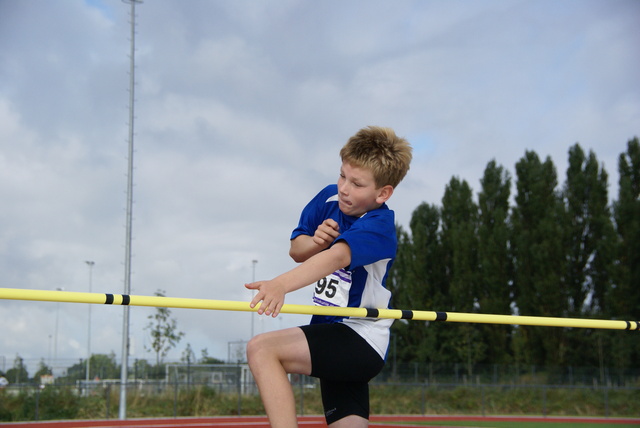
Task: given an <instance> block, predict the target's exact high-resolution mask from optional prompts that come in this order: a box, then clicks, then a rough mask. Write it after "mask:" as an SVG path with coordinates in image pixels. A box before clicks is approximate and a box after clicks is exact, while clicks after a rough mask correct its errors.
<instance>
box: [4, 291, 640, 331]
mask: <svg viewBox="0 0 640 428" xmlns="http://www.w3.org/2000/svg"><path fill="white" fill-rule="evenodd" d="M0 299H4V300H30V301H43V302H63V303H89V304H102V305H105V304H106V305H130V306H150V307H163V308H182V309H209V310H219V311H244V312H255V311H256V310H257V309H258V308H257V307H256V308H253V309H252V308H251V307H250V306H249V302H239V301H229V300H209V299H189V298H181V297H159V296H134V295H127V294H108V293H107V294H105V293H81V292H74V291H50V290H25V289H17V288H0ZM280 312H281V313H285V314H302V315H330V316H341V317H352V318H387V319H406V320H416V321H448V322H464V323H481V324H510V325H533V326H544V327H575V328H598V329H610V330H636V331H638V330H640V322H638V321H620V320H599V319H584V318H554V317H535V316H520V315H490V314H473V313H461V312H439V311H416V310H402V309H371V308H341V307H335V306H312V305H294V304H285V305H283V306H282V309H281V310H280Z"/></svg>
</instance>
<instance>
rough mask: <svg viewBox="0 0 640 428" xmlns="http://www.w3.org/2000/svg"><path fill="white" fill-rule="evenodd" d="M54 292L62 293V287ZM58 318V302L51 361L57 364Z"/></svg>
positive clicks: (57, 304) (58, 304)
mask: <svg viewBox="0 0 640 428" xmlns="http://www.w3.org/2000/svg"><path fill="white" fill-rule="evenodd" d="M56 291H64V288H62V287H56ZM59 318H60V302H58V303H56V326H55V332H54V338H53V361H54V363H57V362H58V321H59ZM51 372H52V373H53V365H51Z"/></svg>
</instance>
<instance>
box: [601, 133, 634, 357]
mask: <svg viewBox="0 0 640 428" xmlns="http://www.w3.org/2000/svg"><path fill="white" fill-rule="evenodd" d="M618 172H619V174H620V177H619V187H618V200H617V201H616V202H615V203H614V218H615V226H616V233H617V236H618V254H617V256H618V257H617V270H616V273H615V275H616V278H615V287H614V288H613V289H612V290H611V294H610V296H609V299H608V304H607V307H608V309H609V311H610V312H611V316H613V317H615V318H618V319H633V320H637V319H640V143H639V142H638V138H637V137H636V138H634V139H632V140H630V141H629V142H628V143H627V151H626V152H625V153H622V154H621V155H620V157H619V159H618ZM620 333H626V332H620ZM613 339H614V341H613V345H612V353H613V355H614V357H615V359H616V360H615V361H616V363H615V364H616V366H618V367H625V366H628V364H629V361H637V359H638V358H639V357H640V344H639V341H638V339H637V337H630V335H629V334H616V335H615V336H613Z"/></svg>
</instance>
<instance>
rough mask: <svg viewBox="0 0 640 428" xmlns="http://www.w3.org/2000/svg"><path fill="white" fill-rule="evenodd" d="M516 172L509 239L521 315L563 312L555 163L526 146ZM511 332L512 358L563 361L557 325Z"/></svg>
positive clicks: (560, 216)
mask: <svg viewBox="0 0 640 428" xmlns="http://www.w3.org/2000/svg"><path fill="white" fill-rule="evenodd" d="M516 176H517V182H516V189H517V193H516V196H515V202H516V205H515V206H514V207H513V209H512V214H511V217H512V225H513V229H512V232H513V233H512V237H511V240H510V242H511V249H512V251H513V253H512V257H513V261H514V278H513V280H514V293H515V302H516V304H517V308H518V311H519V313H520V314H521V315H533V316H555V317H558V316H563V315H565V312H566V294H567V293H566V290H565V289H564V287H563V284H562V278H563V275H564V268H565V262H564V260H565V254H564V248H563V240H562V232H563V230H562V224H563V218H564V217H563V208H562V201H561V198H560V197H559V195H558V193H557V192H556V190H555V189H556V186H557V173H556V169H555V166H554V164H553V162H552V161H551V159H550V158H549V157H547V159H546V160H545V162H541V161H540V158H539V157H538V155H537V154H536V153H534V152H530V151H527V152H526V153H525V156H524V157H523V158H522V159H521V160H520V161H518V163H517V164H516ZM516 332H517V335H516V337H515V338H514V341H515V342H514V345H515V352H516V358H517V360H518V361H520V362H525V363H529V364H549V365H559V364H561V363H562V362H563V358H564V353H565V352H566V348H565V346H566V344H565V343H564V342H563V331H562V329H549V328H542V327H520V328H518V329H517V330H516ZM516 339H517V340H516Z"/></svg>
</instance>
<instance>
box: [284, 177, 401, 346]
mask: <svg viewBox="0 0 640 428" xmlns="http://www.w3.org/2000/svg"><path fill="white" fill-rule="evenodd" d="M328 218H331V219H333V220H335V221H336V222H337V223H338V225H339V226H340V236H338V238H337V239H336V241H334V243H335V242H337V241H344V242H346V243H347V244H348V245H349V248H350V249H351V264H350V265H349V266H346V267H345V268H344V269H340V270H338V271H336V272H334V273H333V274H331V275H328V276H327V277H326V278H323V279H321V280H320V281H318V282H317V283H316V284H315V286H314V296H313V302H314V304H316V305H323V306H340V307H355V308H358V307H360V308H376V309H379V308H388V307H389V301H390V299H391V292H390V291H389V290H387V289H386V287H385V281H386V278H387V274H388V273H389V269H390V268H391V265H392V263H393V260H394V259H395V256H396V250H397V246H398V243H397V238H396V229H395V216H394V213H393V211H392V210H390V209H389V208H388V207H387V205H386V204H383V205H382V206H381V207H380V208H378V209H375V210H372V211H369V212H367V213H365V214H363V215H362V216H361V217H351V216H348V215H345V214H343V213H342V211H340V208H339V206H338V187H337V185H335V184H332V185H329V186H327V187H325V188H324V189H323V190H321V191H320V193H318V194H317V195H316V196H315V197H314V198H313V199H312V200H311V201H310V202H309V203H308V204H307V206H306V207H305V208H304V210H302V214H301V215H300V222H299V223H298V227H296V228H295V229H294V230H293V232H292V234H291V239H294V238H296V237H297V236H299V235H309V236H313V234H314V233H315V231H316V229H317V228H318V226H319V225H320V224H321V223H322V222H323V221H325V220H326V219H328ZM333 322H342V323H344V324H345V325H348V326H349V327H351V328H353V329H354V330H355V331H356V332H357V333H358V334H359V335H360V336H362V337H363V338H364V339H365V340H366V341H367V342H368V343H369V344H370V345H371V346H372V347H373V349H375V350H376V351H377V352H378V354H380V356H381V357H382V358H385V356H386V352H387V348H388V346H389V328H390V327H391V324H392V323H393V320H388V319H371V318H344V317H335V316H320V315H314V316H313V317H312V318H311V324H319V323H333Z"/></svg>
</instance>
